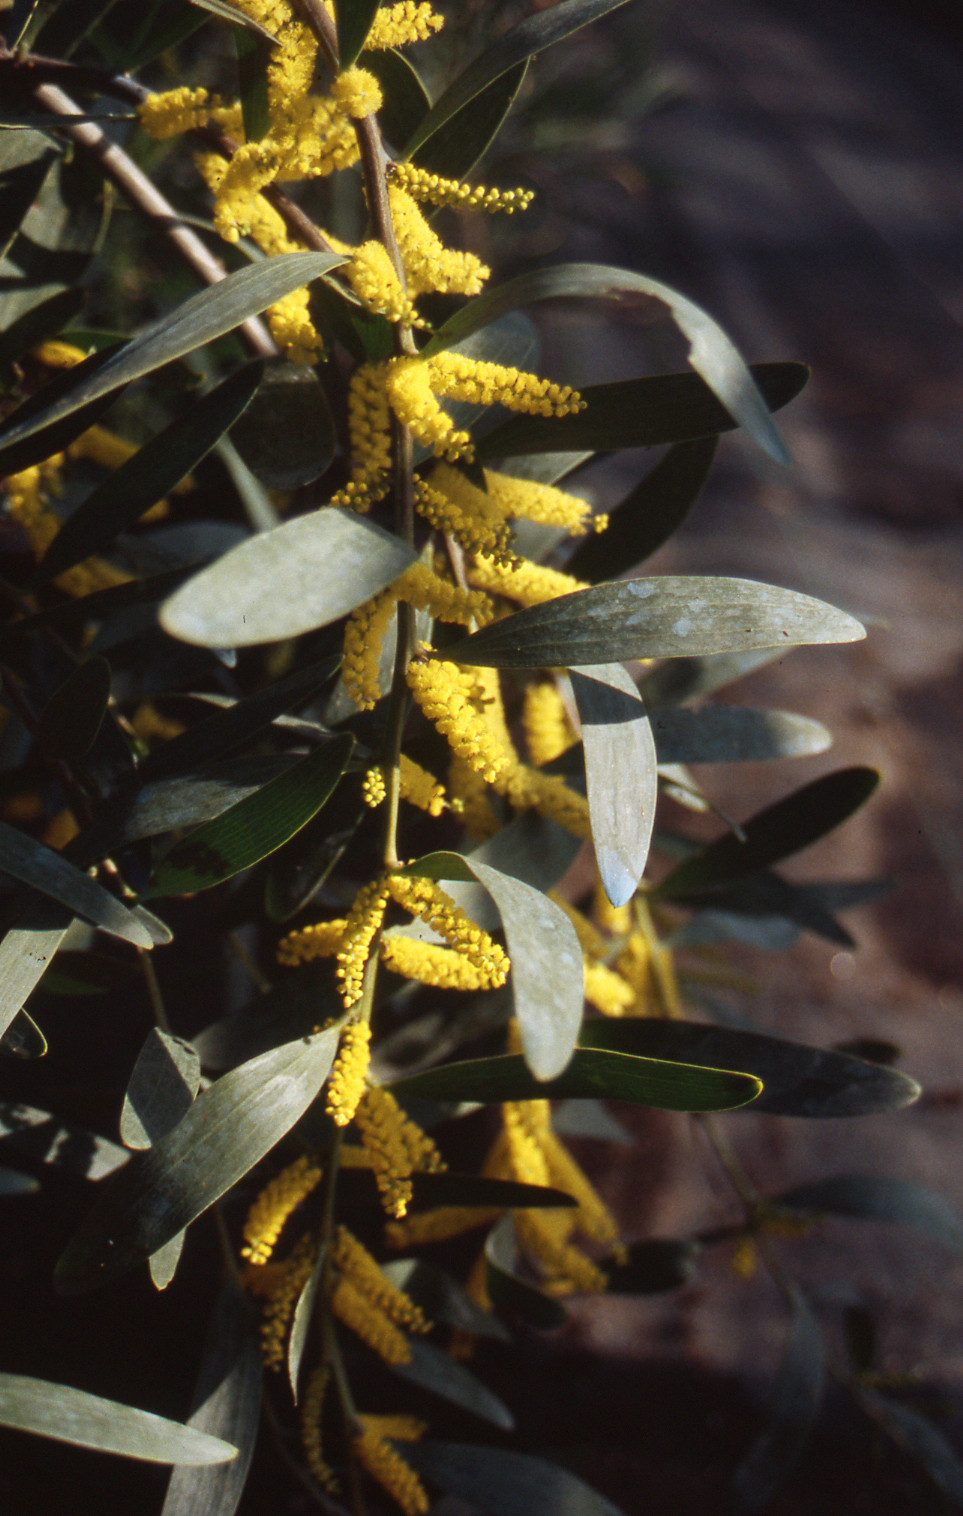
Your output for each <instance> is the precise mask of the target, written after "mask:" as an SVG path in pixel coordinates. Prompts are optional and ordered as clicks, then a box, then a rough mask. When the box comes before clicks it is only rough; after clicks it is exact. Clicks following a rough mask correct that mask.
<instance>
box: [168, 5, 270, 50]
mask: <svg viewBox="0 0 963 1516" xmlns="http://www.w3.org/2000/svg"><path fill="white" fill-rule="evenodd" d="M190 4H191V5H196V6H197V7H198V9H199V10H203V11H210V13H211V15H212V16H220V17H221V19H222V20H223V21H230V22H233V24H234V25H235V26H243V27H245V28H246V30H247V31H249V32H253V33H254V35H255V36H256V37H263V38H264V40H265V41H267V42H274V43H275V44H276V43H277V38H276V37H274V36H273V35H272V33H271V32H269V31H268V29H267V27H266V26H262V25H261V23H260V21H255V20H253V18H252V17H251V16H248V15H245V13H244V11H242V10H241V9H240V7H239V6H236V5H232V4H231V3H230V0H190Z"/></svg>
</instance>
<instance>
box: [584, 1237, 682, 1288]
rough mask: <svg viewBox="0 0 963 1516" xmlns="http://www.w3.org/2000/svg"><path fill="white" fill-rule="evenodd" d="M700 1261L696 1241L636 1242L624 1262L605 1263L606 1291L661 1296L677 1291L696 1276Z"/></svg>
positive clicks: (657, 1240) (653, 1239) (607, 1260)
mask: <svg viewBox="0 0 963 1516" xmlns="http://www.w3.org/2000/svg"><path fill="white" fill-rule="evenodd" d="M698 1262H699V1244H698V1243H697V1242H674V1241H672V1240H671V1239H669V1238H664V1239H663V1238H656V1237H653V1238H647V1239H646V1240H644V1241H642V1242H633V1243H632V1245H631V1247H630V1248H629V1249H628V1256H627V1258H626V1260H625V1262H624V1263H621V1262H616V1261H615V1260H614V1259H612V1258H607V1259H605V1261H604V1262H603V1264H602V1267H603V1268H604V1269H605V1272H606V1274H608V1276H609V1282H608V1285H607V1287H606V1292H607V1293H608V1294H609V1295H611V1294H613V1293H614V1294H616V1295H658V1294H661V1293H662V1291H663V1290H677V1289H679V1288H680V1286H682V1285H684V1284H688V1283H689V1281H690V1279H692V1278H693V1277H694V1276H695V1273H696V1270H697V1268H698Z"/></svg>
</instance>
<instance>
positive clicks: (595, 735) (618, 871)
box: [569, 663, 658, 906]
mask: <svg viewBox="0 0 963 1516" xmlns="http://www.w3.org/2000/svg"><path fill="white" fill-rule="evenodd" d="M569 678H570V679H571V682H572V692H573V694H574V696H575V704H576V706H577V707H578V715H579V721H580V723H581V726H582V748H583V751H584V754H585V782H586V789H587V793H588V805H589V816H590V818H591V823H592V843H593V845H594V847H595V857H596V861H597V863H598V868H599V877H600V879H601V881H602V887H603V889H604V890H605V893H606V895H607V896H608V897H609V899H610V900H611V902H612V904H613V905H614V906H620V905H625V904H626V903H627V901H629V900H631V899H632V896H633V895H634V894H635V890H636V886H637V885H638V882H639V880H640V879H641V878H642V871H643V869H644V868H645V863H646V859H647V858H648V856H649V844H650V842H651V840H652V826H653V823H654V821H655V802H656V798H657V795H658V775H657V773H656V756H655V743H654V741H653V739H652V728H651V726H650V725H649V718H648V716H647V715H646V713H645V706H644V705H643V704H642V699H641V697H640V695H639V692H638V690H637V689H636V687H635V681H634V680H633V678H632V676H631V675H630V674H629V673H628V672H627V671H626V670H625V669H624V668H623V667H622V666H621V664H618V663H610V664H602V665H598V666H596V667H592V666H586V667H583V668H573V669H570V670H569Z"/></svg>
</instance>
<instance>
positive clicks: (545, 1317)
mask: <svg viewBox="0 0 963 1516" xmlns="http://www.w3.org/2000/svg"><path fill="white" fill-rule="evenodd" d="M485 1289H486V1291H487V1293H488V1296H489V1298H490V1299H491V1302H492V1304H493V1305H495V1306H497V1307H498V1308H499V1309H500V1310H503V1311H510V1312H512V1313H514V1314H515V1315H518V1316H520V1317H521V1318H522V1320H523V1321H525V1322H527V1323H528V1325H529V1326H533V1327H535V1328H536V1329H537V1330H538V1331H541V1332H546V1331H552V1330H553V1329H554V1328H555V1327H560V1326H564V1325H565V1323H566V1321H567V1320H568V1311H566V1309H565V1307H564V1306H563V1305H562V1303H561V1301H559V1300H553V1298H552V1297H551V1295H546V1294H545V1293H544V1292H543V1291H542V1290H539V1289H537V1288H536V1287H535V1285H534V1284H529V1282H528V1281H527V1280H526V1279H522V1278H520V1277H519V1274H518V1244H517V1242H516V1238H515V1228H514V1226H513V1224H512V1218H511V1217H510V1216H503V1217H502V1219H501V1221H499V1222H498V1224H497V1225H496V1226H494V1227H493V1228H492V1230H491V1231H490V1232H489V1234H488V1238H487V1240H486V1242H485Z"/></svg>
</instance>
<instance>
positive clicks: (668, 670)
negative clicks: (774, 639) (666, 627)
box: [639, 648, 782, 710]
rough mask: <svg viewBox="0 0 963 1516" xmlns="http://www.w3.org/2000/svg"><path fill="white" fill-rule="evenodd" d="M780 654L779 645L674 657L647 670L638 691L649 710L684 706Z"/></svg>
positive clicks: (740, 677)
mask: <svg viewBox="0 0 963 1516" xmlns="http://www.w3.org/2000/svg"><path fill="white" fill-rule="evenodd" d="M781 656H782V654H781V652H780V651H779V649H778V648H762V649H755V650H754V651H752V652H748V653H715V654H710V655H709V657H707V658H673V659H672V660H671V661H670V662H667V663H658V664H656V666H655V668H651V669H647V670H646V672H645V673H644V674H643V676H642V678H641V679H640V680H639V693H640V694H641V696H642V698H643V700H644V701H645V703H646V705H647V706H648V707H649V709H650V710H654V709H655V708H656V706H659V707H662V706H665V705H683V704H685V702H686V701H687V700H697V699H698V698H699V697H700V696H702V695H711V694H713V693H714V692H715V691H716V690H718V689H722V688H723V687H724V686H725V685H727V684H732V683H734V682H735V680H737V679H743V678H745V676H746V675H747V674H751V673H753V672H754V671H755V670H756V669H759V668H765V666H766V664H767V663H772V661H773V660H774V659H775V658H780V657H781Z"/></svg>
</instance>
